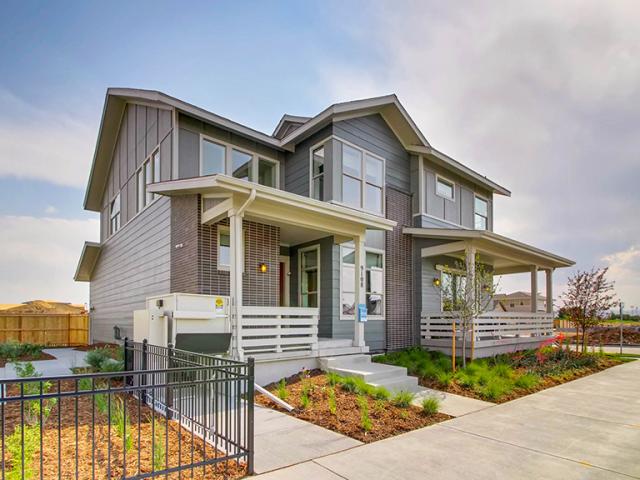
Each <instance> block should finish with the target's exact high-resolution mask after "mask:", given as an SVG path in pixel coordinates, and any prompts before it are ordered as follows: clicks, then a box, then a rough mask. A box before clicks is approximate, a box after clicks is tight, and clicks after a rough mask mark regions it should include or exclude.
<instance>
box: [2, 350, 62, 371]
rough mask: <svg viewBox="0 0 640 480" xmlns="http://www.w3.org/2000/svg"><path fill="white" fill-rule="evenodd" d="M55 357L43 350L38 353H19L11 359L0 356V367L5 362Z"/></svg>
mask: <svg viewBox="0 0 640 480" xmlns="http://www.w3.org/2000/svg"><path fill="white" fill-rule="evenodd" d="M55 359H56V357H54V356H53V355H50V354H48V353H45V352H40V354H39V355H21V356H19V357H18V358H16V359H11V360H10V359H7V358H0V368H2V367H5V366H6V365H7V363H11V362H34V361H36V360H55Z"/></svg>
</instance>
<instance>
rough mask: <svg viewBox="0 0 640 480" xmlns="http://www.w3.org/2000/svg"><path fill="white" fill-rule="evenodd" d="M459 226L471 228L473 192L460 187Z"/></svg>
mask: <svg viewBox="0 0 640 480" xmlns="http://www.w3.org/2000/svg"><path fill="white" fill-rule="evenodd" d="M460 216H461V219H460V224H461V225H462V226H463V227H467V228H473V191H472V190H469V189H468V188H466V187H460Z"/></svg>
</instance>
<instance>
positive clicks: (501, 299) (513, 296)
mask: <svg viewBox="0 0 640 480" xmlns="http://www.w3.org/2000/svg"><path fill="white" fill-rule="evenodd" d="M493 302H494V304H493V309H494V310H497V311H501V312H531V310H532V308H531V293H530V292H519V291H518V292H513V293H497V294H495V295H494V296H493ZM552 308H553V305H552ZM546 309H547V297H545V296H544V295H540V294H538V303H537V305H536V311H537V312H545V311H546Z"/></svg>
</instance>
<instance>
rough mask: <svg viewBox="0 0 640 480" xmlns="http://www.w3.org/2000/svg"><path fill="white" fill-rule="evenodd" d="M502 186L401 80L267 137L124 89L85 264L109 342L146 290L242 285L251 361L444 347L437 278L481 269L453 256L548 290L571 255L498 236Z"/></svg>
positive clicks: (240, 353) (235, 291) (115, 96)
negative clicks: (419, 106) (425, 122)
mask: <svg viewBox="0 0 640 480" xmlns="http://www.w3.org/2000/svg"><path fill="white" fill-rule="evenodd" d="M494 195H505V196H509V195H510V192H509V191H508V190H507V189H506V188H504V187H502V186H500V185H498V184H497V183H495V182H493V181H492V180H489V179H488V178H486V177H484V176H482V175H480V174H478V173H477V172H475V171H473V170H471V169H470V168H468V167H466V166H465V165H463V164H462V163H460V162H458V161H456V160H454V159H452V158H451V157H449V156H447V155H446V154H444V153H442V152H439V151H438V150H436V149H435V148H433V147H432V146H431V145H430V144H429V142H428V141H427V139H426V138H425V137H424V135H423V134H422V133H421V132H420V130H419V129H418V128H417V127H416V125H415V123H414V122H413V120H412V119H411V118H410V117H409V115H408V114H407V112H406V111H405V109H404V108H403V106H402V105H401V104H400V102H399V101H398V99H397V98H396V96H395V95H388V96H383V97H377V98H371V99H366V100H356V101H351V102H344V103H338V104H335V105H332V106H330V107H328V108H327V109H325V110H323V111H322V112H320V113H319V114H318V115H316V116H314V117H311V118H309V117H298V116H292V115H284V116H283V117H282V119H281V120H280V122H279V124H278V125H277V127H276V128H275V131H274V132H273V134H271V135H268V134H265V133H261V132H258V131H256V130H253V129H251V128H248V127H246V126H244V125H241V124H239V123H236V122H234V121H231V120H228V119H226V118H223V117H221V116H219V115H216V114H214V113H211V112H208V111H206V110H203V109H201V108H199V107H195V106H193V105H190V104H188V103H186V102H183V101H181V100H178V99H176V98H173V97H170V96H168V95H165V94H163V93H160V92H156V91H148V90H137V89H120V88H118V89H109V90H108V92H107V95H106V100H105V105H104V110H103V116H102V121H101V125H100V130H99V132H98V140H97V145H96V150H95V156H94V160H93V165H92V168H91V175H90V178H89V182H88V186H87V192H86V196H85V202H84V206H85V208H86V209H87V210H91V211H95V212H99V213H100V225H101V228H100V242H99V243H91V242H87V243H86V244H85V247H84V249H83V252H82V255H81V258H80V261H79V264H78V268H77V272H76V275H75V278H76V280H79V281H89V282H90V283H91V285H90V310H91V319H92V322H91V328H92V338H93V339H94V340H111V339H112V338H113V327H114V326H116V325H117V326H119V327H120V328H121V329H122V331H123V333H122V334H123V336H124V335H129V336H131V335H132V334H133V330H132V326H133V311H134V310H140V309H145V308H146V304H145V298H147V297H151V296H154V295H164V294H168V293H187V294H200V295H212V296H216V295H221V296H225V298H227V297H228V299H229V304H230V319H231V324H232V330H233V335H234V337H233V354H234V355H235V356H237V357H239V358H242V357H244V356H246V355H249V354H251V355H253V356H256V357H257V358H258V359H260V358H270V359H274V358H281V357H289V358H291V357H296V356H308V357H314V356H318V355H320V354H322V353H323V352H324V353H330V352H331V351H332V350H331V349H330V348H329V347H336V348H337V346H338V345H341V346H345V345H349V346H350V348H351V350H349V351H368V350H369V349H370V350H395V349H400V348H404V347H408V346H411V345H417V344H421V343H422V344H423V345H426V346H430V347H433V348H446V345H447V342H444V347H443V346H442V343H443V341H442V339H443V338H446V335H447V333H444V334H442V335H438V334H435V333H434V332H433V331H431V330H430V328H431V327H429V325H433V324H434V323H433V322H434V318H435V317H434V315H435V316H436V317H438V316H440V317H442V318H441V319H440V320H441V321H447V320H446V319H444V317H446V315H441V313H442V312H441V305H442V298H441V292H440V289H439V288H437V284H438V282H458V283H459V282H460V281H461V279H462V278H464V276H465V275H466V274H465V272H458V271H456V272H447V271H445V270H446V269H445V267H444V266H445V265H447V264H449V265H451V264H453V263H455V260H456V259H462V260H464V259H465V258H466V259H473V258H475V256H476V254H478V255H479V256H480V258H481V260H482V261H483V262H485V263H487V264H490V265H491V266H492V268H493V269H494V271H495V273H496V274H501V275H502V274H509V273H519V272H532V290H533V291H537V284H536V281H535V279H536V275H535V273H536V272H537V271H538V270H540V269H542V270H544V271H545V272H547V282H546V283H547V295H549V296H550V295H551V292H550V288H551V278H552V272H553V270H554V269H555V268H559V267H566V266H570V265H573V262H572V261H571V260H567V259H565V258H562V257H559V256H557V255H555V254H552V253H549V252H545V251H543V250H540V249H538V248H535V247H531V246H529V245H526V244H523V243H521V242H518V241H515V240H512V239H510V238H506V237H504V236H501V235H498V234H496V233H494V232H493V224H494V218H493V201H494ZM436 279H437V280H438V282H436ZM212 298H213V297H212ZM358 305H362V307H361V309H360V310H366V312H367V321H366V323H364V322H359V321H358V320H359V318H358V317H359V315H356V312H358V311H359V308H358V307H357V306H358ZM532 315H533V314H532ZM301 318H305V319H307V320H308V324H306V327H309V326H310V328H309V329H308V330H306V332H307V333H303V328H302V326H300V325H302V323H303V322H302V320H301ZM440 320H439V321H440ZM293 324H295V325H298V327H297V328H295V329H294V328H292V325H293ZM265 325H270V326H272V327H273V328H270V329H268V331H267V330H260V329H261V328H262V327H264V326H265ZM287 328H291V330H287V331H285V330H286V329H287ZM448 331H449V332H450V328H449V330H448ZM538 333H540V332H538ZM542 334H544V332H542ZM523 336H524V335H523ZM514 338H515V337H514ZM539 338H540V337H537V338H536V340H538V339H539ZM477 345H480V344H479V343H477ZM510 348H511V347H510ZM297 365H298V367H299V366H300V362H298V363H297Z"/></svg>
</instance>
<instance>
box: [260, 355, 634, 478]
mask: <svg viewBox="0 0 640 480" xmlns="http://www.w3.org/2000/svg"><path fill="white" fill-rule="evenodd" d="M639 449H640V361H634V362H631V363H627V364H624V365H620V366H618V367H614V368H611V369H608V370H605V371H603V372H600V373H597V374H594V375H590V376H588V377H584V378H581V379H579V380H575V381H573V382H569V383H567V384H564V385H560V386H558V387H554V388H551V389H548V390H544V391H542V392H539V393H536V394H533V395H529V396H528V397H524V398H521V399H518V400H515V401H512V402H508V403H504V404H502V405H497V406H494V407H490V408H486V409H483V410H480V411H477V412H475V413H469V414H468V415H465V416H462V417H459V418H455V419H453V420H449V421H447V422H443V423H440V424H438V425H434V426H431V427H427V428H423V429H420V430H416V431H413V432H410V433H407V434H404V435H400V436H397V437H394V438H390V439H387V440H382V441H380V442H375V443H372V444H368V445H362V446H359V447H355V448H351V449H349V450H346V451H344V452H340V453H336V454H333V455H328V456H324V457H319V458H316V459H315V460H313V461H309V462H304V463H301V464H299V465H295V466H293V467H289V468H285V469H282V470H278V471H274V472H271V473H269V474H267V475H263V476H260V477H259V478H261V479H265V480H276V479H300V478H303V479H318V480H324V479H326V480H338V479H349V480H359V479H362V480H371V479H374V478H385V479H407V478H429V479H430V480H431V479H458V478H465V479H487V480H489V479H491V480H493V479H504V480H512V479H541V478H544V479H558V480H573V479H576V480H578V479H623V478H626V479H628V478H640V453H639Z"/></svg>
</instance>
